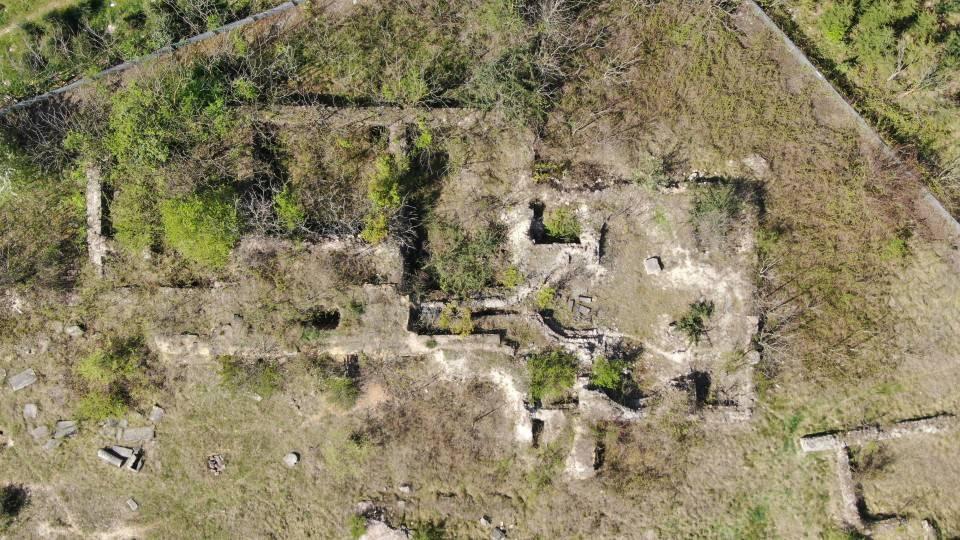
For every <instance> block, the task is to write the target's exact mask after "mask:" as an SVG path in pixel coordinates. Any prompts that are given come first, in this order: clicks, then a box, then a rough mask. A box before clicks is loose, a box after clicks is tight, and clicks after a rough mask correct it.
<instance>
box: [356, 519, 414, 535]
mask: <svg viewBox="0 0 960 540" xmlns="http://www.w3.org/2000/svg"><path fill="white" fill-rule="evenodd" d="M407 538H409V536H408V535H407V533H405V532H403V531H400V530H397V529H391V528H390V526H389V525H387V524H386V523H384V522H382V521H380V520H378V519H368V520H367V532H365V533H364V534H363V536H361V537H360V540H406V539H407Z"/></svg>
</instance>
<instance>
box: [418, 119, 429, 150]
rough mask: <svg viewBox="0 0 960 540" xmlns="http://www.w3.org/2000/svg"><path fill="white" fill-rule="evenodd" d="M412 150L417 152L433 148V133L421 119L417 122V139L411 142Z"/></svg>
mask: <svg viewBox="0 0 960 540" xmlns="http://www.w3.org/2000/svg"><path fill="white" fill-rule="evenodd" d="M413 148H414V149H415V150H416V151H418V152H426V151H427V150H430V149H431V148H433V131H431V130H430V126H428V125H427V123H426V121H424V120H423V119H422V118H420V119H418V120H417V138H416V139H414V141H413Z"/></svg>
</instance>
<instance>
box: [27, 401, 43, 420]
mask: <svg viewBox="0 0 960 540" xmlns="http://www.w3.org/2000/svg"><path fill="white" fill-rule="evenodd" d="M39 412H40V409H39V408H37V404H36V403H27V404H26V405H24V406H23V417H24V418H26V419H27V420H35V419H36V418H37V414H38V413H39Z"/></svg>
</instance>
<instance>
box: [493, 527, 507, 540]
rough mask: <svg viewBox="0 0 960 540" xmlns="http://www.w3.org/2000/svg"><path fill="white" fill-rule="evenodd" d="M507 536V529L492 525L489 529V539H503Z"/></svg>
mask: <svg viewBox="0 0 960 540" xmlns="http://www.w3.org/2000/svg"><path fill="white" fill-rule="evenodd" d="M506 538H507V531H505V530H503V529H502V528H500V527H494V528H493V530H492V531H490V540H505V539H506Z"/></svg>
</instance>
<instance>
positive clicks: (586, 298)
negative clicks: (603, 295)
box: [577, 294, 593, 304]
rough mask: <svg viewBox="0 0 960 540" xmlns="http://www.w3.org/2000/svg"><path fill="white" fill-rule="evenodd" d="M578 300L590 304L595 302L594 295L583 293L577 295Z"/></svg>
mask: <svg viewBox="0 0 960 540" xmlns="http://www.w3.org/2000/svg"><path fill="white" fill-rule="evenodd" d="M577 300H579V301H580V302H582V303H584V304H590V303H592V302H593V297H592V296H586V295H584V294H581V295H580V296H578V297H577Z"/></svg>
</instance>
